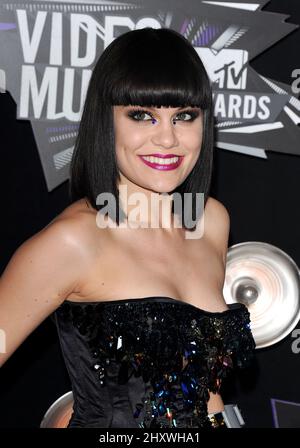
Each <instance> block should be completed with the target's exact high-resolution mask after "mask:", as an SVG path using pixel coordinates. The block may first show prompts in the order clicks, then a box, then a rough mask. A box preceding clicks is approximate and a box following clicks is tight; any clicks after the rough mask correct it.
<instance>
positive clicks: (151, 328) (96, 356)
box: [56, 298, 255, 428]
mask: <svg viewBox="0 0 300 448" xmlns="http://www.w3.org/2000/svg"><path fill="white" fill-rule="evenodd" d="M229 308H230V309H228V310H226V311H223V312H216V313H213V312H208V311H204V310H201V309H199V308H197V307H195V306H193V305H190V304H187V303H184V302H180V301H179V300H177V299H171V298H170V299H168V298H161V300H159V299H158V298H157V300H153V299H148V300H143V299H130V300H118V301H111V302H94V303H93V302H86V303H84V302H81V303H76V302H68V301H66V302H64V303H63V304H62V305H61V307H60V308H58V309H57V310H56V313H57V316H58V318H59V319H62V320H68V321H70V320H71V322H72V324H73V326H74V328H75V329H76V331H77V332H78V335H80V336H81V337H82V338H84V341H85V343H86V346H87V349H88V351H89V354H90V359H91V365H90V369H91V371H92V372H93V373H92V375H93V376H94V378H95V379H96V381H98V382H99V384H100V385H101V387H105V386H106V375H107V369H108V367H109V365H110V364H111V363H112V362H114V363H117V364H118V366H119V373H118V384H126V383H127V382H128V380H129V378H130V377H132V376H134V377H136V378H138V377H140V378H142V379H143V381H144V383H145V385H146V386H147V387H146V388H145V390H147V393H145V396H144V400H143V403H138V404H137V405H136V408H135V409H134V412H133V416H134V418H135V419H136V421H137V426H140V427H144V428H150V427H160V428H162V427H186V428H188V427H212V425H211V422H210V420H209V418H208V416H207V402H208V399H209V391H212V392H214V393H216V392H219V390H220V387H221V383H222V380H223V379H224V378H226V377H227V375H228V374H229V373H230V372H231V371H232V370H233V368H234V367H240V368H241V367H246V366H247V365H249V363H250V362H251V360H252V358H253V354H254V349H255V342H254V339H253V336H252V333H251V329H250V314H249V312H248V310H247V308H246V306H244V305H242V304H232V305H229Z"/></svg>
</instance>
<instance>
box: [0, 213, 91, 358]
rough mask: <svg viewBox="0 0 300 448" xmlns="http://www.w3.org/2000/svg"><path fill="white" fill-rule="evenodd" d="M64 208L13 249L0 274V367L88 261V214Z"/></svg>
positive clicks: (72, 288) (68, 290) (70, 289)
mask: <svg viewBox="0 0 300 448" xmlns="http://www.w3.org/2000/svg"><path fill="white" fill-rule="evenodd" d="M77 207H78V204H75V205H74V206H73V207H71V208H69V209H66V210H64V211H63V212H62V213H61V214H60V215H58V216H57V218H55V219H54V220H53V221H52V222H51V223H50V224H48V225H47V226H46V227H45V228H43V229H42V230H41V231H40V232H38V233H36V234H35V235H33V236H32V237H31V238H29V239H27V240H26V241H25V242H24V243H23V244H21V246H20V247H19V248H18V249H17V250H16V251H15V253H14V254H13V256H12V257H11V259H10V261H9V263H8V265H7V266H6V268H5V270H4V272H3V273H2V275H1V278H0V328H1V329H3V331H5V334H6V339H7V350H6V353H5V354H3V355H1V354H0V366H1V365H2V364H3V363H4V362H5V361H6V359H7V358H8V357H9V356H10V355H11V354H12V353H13V352H14V351H15V349H16V348H17V347H18V346H19V345H20V343H22V341H23V340H24V339H25V338H26V337H27V336H28V335H29V334H30V333H31V332H32V331H33V330H34V328H36V327H37V326H38V325H39V324H40V323H41V322H42V321H43V320H44V319H45V318H46V317H47V316H48V315H49V314H51V313H52V312H53V311H54V310H55V309H56V308H57V307H59V306H60V304H61V303H62V302H63V301H64V300H65V299H66V297H68V295H69V294H70V293H72V292H73V291H76V290H77V288H78V285H79V284H80V281H81V279H82V276H84V275H85V273H86V271H87V269H88V268H89V266H90V265H89V263H90V262H91V250H90V247H92V246H93V245H92V244H91V236H90V233H89V229H90V227H89V226H91V217H90V218H89V219H88V218H87V216H86V215H85V213H81V204H79V207H78V208H77Z"/></svg>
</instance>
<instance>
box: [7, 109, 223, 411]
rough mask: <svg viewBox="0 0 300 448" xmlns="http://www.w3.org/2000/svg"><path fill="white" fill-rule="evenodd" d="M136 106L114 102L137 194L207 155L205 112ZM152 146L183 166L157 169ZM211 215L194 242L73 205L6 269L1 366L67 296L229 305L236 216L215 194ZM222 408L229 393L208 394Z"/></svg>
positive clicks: (180, 175)
mask: <svg viewBox="0 0 300 448" xmlns="http://www.w3.org/2000/svg"><path fill="white" fill-rule="evenodd" d="M132 109H135V107H133V106H114V120H115V136H116V155H117V161H118V166H119V170H120V175H121V181H120V183H121V184H122V185H126V186H127V187H128V192H129V193H131V192H137V191H139V192H143V193H144V194H145V195H148V196H149V197H150V194H159V193H161V192H168V191H172V190H173V189H174V188H175V187H176V186H177V185H179V184H180V183H182V182H183V181H184V179H185V178H186V177H187V176H188V174H189V173H190V171H191V170H192V168H193V166H194V164H195V163H196V160H197V158H198V156H199V154H200V148H201V142H202V114H201V111H200V113H199V115H198V116H197V118H195V119H194V120H193V121H189V117H190V116H189V115H185V114H183V115H182V111H181V110H179V108H155V109H152V108H150V109H149V108H147V111H148V112H149V113H150V115H145V114H144V115H141V114H138V115H137V116H135V119H134V120H133V118H132V117H129V116H128V112H129V111H130V110H132ZM143 109H144V108H143ZM148 112H147V113H148ZM151 115H152V116H151ZM137 117H138V119H136V118H137ZM151 153H161V154H163V153H165V154H168V153H174V154H180V155H184V160H183V163H182V164H181V165H180V166H179V167H178V168H177V169H175V170H171V171H159V170H154V169H152V168H150V167H148V166H146V165H145V164H144V163H143V162H142V161H141V160H140V159H139V157H138V154H151ZM204 215H205V216H204V219H205V226H204V228H205V230H204V235H203V236H202V238H200V239H190V240H189V239H185V238H184V232H185V231H184V229H175V228H170V229H165V228H158V229H152V228H146V229H145V228H138V229H131V228H123V229H118V228H106V229H100V228H99V227H98V226H97V225H96V216H97V211H96V210H95V209H93V208H92V206H91V205H90V204H89V201H88V200H87V198H83V199H80V200H79V201H76V202H74V203H73V204H71V205H70V206H69V207H67V208H66V209H65V210H64V211H63V212H62V213H61V214H60V215H58V216H57V217H56V218H55V219H54V220H53V221H52V222H51V223H50V224H48V226H46V227H45V228H44V229H42V230H41V231H40V232H38V233H37V234H35V235H34V236H33V237H31V238H29V239H28V240H27V241H25V242H24V243H23V244H22V245H21V246H20V247H19V248H18V249H17V250H16V252H15V253H14V255H13V256H12V258H11V260H10V261H9V263H8V265H7V267H6V269H5V271H4V273H3V274H2V276H1V279H0V329H2V330H3V331H4V333H5V336H6V352H5V353H0V366H1V365H3V364H4V363H5V361H6V360H7V359H8V358H9V357H10V356H11V355H12V354H13V353H14V352H15V350H16V349H17V348H18V347H19V346H20V345H21V344H22V342H23V341H24V340H25V339H26V338H27V337H28V335H29V334H30V333H31V332H32V331H33V330H34V329H35V328H36V327H37V326H38V325H40V324H41V322H42V321H43V320H44V319H45V318H46V317H47V316H49V315H50V314H51V313H52V312H53V311H54V310H55V309H56V308H57V307H58V306H59V305H60V304H62V303H63V302H64V301H65V300H72V301H102V300H103V301H104V300H107V301H108V300H115V299H128V298H137V297H151V296H167V297H173V298H176V299H178V300H182V301H184V302H188V303H191V304H193V305H195V306H197V307H199V308H202V309H206V310H208V311H224V310H226V309H228V307H227V305H226V303H225V300H224V297H223V293H222V291H223V285H224V280H225V266H226V254H227V248H228V235H229V227H230V219H229V214H228V212H227V210H226V208H225V207H224V206H223V204H221V203H220V202H219V201H217V200H216V199H214V198H212V197H209V198H208V200H207V204H206V207H205V212H204ZM208 260H209V262H208ZM223 409H224V404H223V401H222V398H221V396H220V395H219V394H213V393H210V400H209V402H208V411H209V412H217V411H221V410H223Z"/></svg>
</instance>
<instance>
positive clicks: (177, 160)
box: [139, 154, 183, 171]
mask: <svg viewBox="0 0 300 448" xmlns="http://www.w3.org/2000/svg"><path fill="white" fill-rule="evenodd" d="M139 158H140V159H141V160H142V161H143V162H144V163H145V165H148V166H150V168H153V169H155V170H161V171H169V170H174V169H176V168H177V167H178V166H179V165H180V164H181V162H182V160H183V156H177V155H176V154H148V155H143V156H140V155H139ZM159 159H160V160H159Z"/></svg>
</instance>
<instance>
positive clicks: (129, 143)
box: [113, 106, 203, 193]
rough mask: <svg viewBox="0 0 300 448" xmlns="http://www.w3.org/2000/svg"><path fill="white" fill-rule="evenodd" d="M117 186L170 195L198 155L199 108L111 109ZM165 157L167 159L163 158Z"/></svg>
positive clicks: (130, 107)
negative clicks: (138, 187)
mask: <svg viewBox="0 0 300 448" xmlns="http://www.w3.org/2000/svg"><path fill="white" fill-rule="evenodd" d="M113 110H114V127H115V145H116V157H117V163H118V168H119V172H120V176H121V183H124V182H125V183H126V180H127V181H128V180H129V181H130V182H132V183H134V184H135V185H138V186H140V187H142V188H145V189H147V190H152V191H154V192H160V193H163V192H170V191H172V190H174V189H175V188H176V187H177V186H178V185H180V184H181V183H182V182H183V181H184V180H185V179H186V178H187V176H188V175H189V174H190V172H191V170H192V169H193V167H194V166H195V164H196V162H197V159H198V157H199V154H200V149H201V144H202V134H203V121H202V120H203V115H202V111H201V109H200V108H190V107H185V108H169V107H161V108H152V107H141V106H114V107H113ZM166 156H167V157H166Z"/></svg>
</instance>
